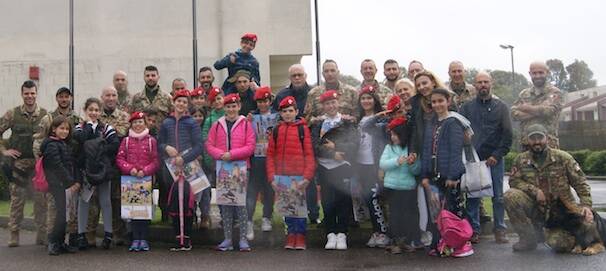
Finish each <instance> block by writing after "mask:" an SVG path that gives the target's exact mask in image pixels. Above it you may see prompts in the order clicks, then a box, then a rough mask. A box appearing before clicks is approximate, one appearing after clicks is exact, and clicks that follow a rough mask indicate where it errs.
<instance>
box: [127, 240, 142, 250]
mask: <svg viewBox="0 0 606 271" xmlns="http://www.w3.org/2000/svg"><path fill="white" fill-rule="evenodd" d="M140 242H141V241H140V240H133V242H132V243H131V244H130V247H129V248H128V251H130V252H133V251H135V252H136V251H139V250H140V249H139V246H140Z"/></svg>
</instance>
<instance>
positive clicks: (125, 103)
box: [113, 71, 132, 114]
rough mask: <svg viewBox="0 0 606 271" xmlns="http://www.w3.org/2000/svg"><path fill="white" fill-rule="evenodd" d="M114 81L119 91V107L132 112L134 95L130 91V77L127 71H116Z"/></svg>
mask: <svg viewBox="0 0 606 271" xmlns="http://www.w3.org/2000/svg"><path fill="white" fill-rule="evenodd" d="M113 81H114V88H116V90H117V91H118V109H120V110H122V111H124V112H126V113H129V114H130V113H131V112H132V111H131V110H130V106H131V105H130V103H131V100H132V97H131V96H130V93H129V92H128V77H127V75H126V72H123V71H117V72H116V73H114V78H113Z"/></svg>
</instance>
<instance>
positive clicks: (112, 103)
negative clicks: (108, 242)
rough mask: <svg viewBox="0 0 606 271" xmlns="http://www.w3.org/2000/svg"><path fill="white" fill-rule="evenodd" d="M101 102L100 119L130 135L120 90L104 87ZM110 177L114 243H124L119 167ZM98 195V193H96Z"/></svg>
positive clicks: (94, 213) (92, 227)
mask: <svg viewBox="0 0 606 271" xmlns="http://www.w3.org/2000/svg"><path fill="white" fill-rule="evenodd" d="M101 102H103V110H102V111H101V115H100V116H99V120H100V121H101V122H103V123H107V124H109V125H111V126H112V127H114V129H116V132H117V133H118V137H120V138H123V137H126V136H127V135H128V127H129V122H128V119H129V117H130V116H129V115H128V113H126V112H124V111H122V110H120V109H118V91H117V90H116V89H115V88H114V87H112V86H108V87H105V88H103V90H102V91H101ZM110 172H111V173H110V176H109V178H110V179H111V180H110V181H111V185H112V187H111V203H112V227H113V229H112V232H113V235H114V243H115V244H116V245H123V244H124V235H125V234H126V228H125V225H124V223H123V221H122V217H121V216H120V213H121V208H120V206H121V202H120V190H121V189H120V174H119V172H118V170H117V168H114V169H113V170H111V171H110ZM95 196H96V195H95ZM96 202H98V201H97V200H91V204H90V206H91V207H90V208H89V216H88V217H89V219H88V228H87V231H88V236H87V240H89V242H95V235H94V234H95V232H96V231H97V225H98V224H99V206H98V205H97V204H96ZM93 206H94V207H93Z"/></svg>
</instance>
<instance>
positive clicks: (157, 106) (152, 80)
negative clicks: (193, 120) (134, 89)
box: [131, 66, 173, 123]
mask: <svg viewBox="0 0 606 271" xmlns="http://www.w3.org/2000/svg"><path fill="white" fill-rule="evenodd" d="M143 79H144V80H145V88H144V89H143V90H142V91H141V92H139V93H137V94H135V96H133V101H132V103H131V104H132V106H131V107H132V109H131V110H132V111H133V112H134V111H139V112H143V111H145V110H146V109H148V108H152V109H154V110H156V111H157V112H158V114H159V118H158V122H159V123H162V121H163V120H164V118H166V116H168V114H170V113H171V112H172V110H173V102H172V98H171V96H170V94H168V93H166V92H164V91H162V90H160V85H158V81H159V80H160V74H159V72H158V68H156V67H155V66H147V67H145V71H144V72H143Z"/></svg>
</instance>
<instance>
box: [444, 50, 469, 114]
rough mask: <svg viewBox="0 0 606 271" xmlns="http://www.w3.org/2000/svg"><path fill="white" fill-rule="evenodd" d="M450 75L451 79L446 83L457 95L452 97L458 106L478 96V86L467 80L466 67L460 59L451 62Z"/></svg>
mask: <svg viewBox="0 0 606 271" xmlns="http://www.w3.org/2000/svg"><path fill="white" fill-rule="evenodd" d="M448 76H450V81H449V82H448V83H447V84H446V87H448V90H450V91H451V92H453V93H454V94H455V95H454V96H453V97H452V100H453V102H454V104H455V105H456V106H457V108H461V105H463V104H464V103H465V102H467V101H470V100H472V99H473V98H475V97H476V88H475V87H474V86H473V85H471V84H468V83H467V82H465V67H463V63H461V62H460V61H453V62H450V65H448Z"/></svg>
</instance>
